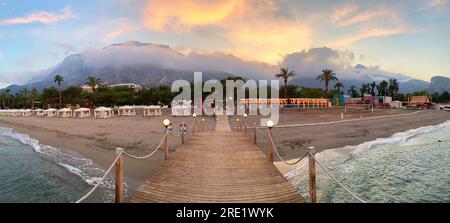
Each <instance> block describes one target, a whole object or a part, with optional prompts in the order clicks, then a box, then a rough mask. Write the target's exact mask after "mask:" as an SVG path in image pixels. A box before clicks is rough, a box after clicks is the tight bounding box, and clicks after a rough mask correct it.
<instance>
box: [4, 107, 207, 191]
mask: <svg viewBox="0 0 450 223" xmlns="http://www.w3.org/2000/svg"><path fill="white" fill-rule="evenodd" d="M165 113H166V114H167V113H168V111H166V112H165ZM166 118H168V119H170V120H171V122H172V123H174V130H175V132H178V129H177V128H176V126H177V125H178V124H179V123H181V122H185V123H187V124H191V122H192V118H191V117H171V116H168V115H162V116H159V117H151V118H148V117H141V116H136V117H115V118H112V119H104V120H99V119H93V118H87V119H71V118H69V119H60V118H47V117H45V118H42V117H26V118H17V117H0V126H2V127H5V128H10V129H12V130H13V131H14V132H17V133H21V134H26V135H28V136H29V137H30V138H33V139H36V140H38V141H39V144H43V145H49V146H51V147H53V148H56V149H58V150H61V151H62V152H65V153H68V154H75V155H79V156H81V157H82V158H85V159H89V160H92V161H93V162H94V163H95V164H96V165H98V166H100V167H101V168H102V169H103V170H105V169H106V168H108V167H109V166H110V165H111V162H112V161H113V159H114V158H115V156H116V154H115V148H117V147H122V148H124V149H125V150H126V151H127V152H128V153H130V154H133V155H137V156H142V155H146V154H148V153H150V152H152V151H153V150H154V149H155V148H156V146H158V144H159V143H160V142H161V140H162V137H163V131H164V127H163V126H162V120H164V119H166ZM197 121H198V120H197ZM206 126H207V128H208V129H214V126H215V123H214V119H212V118H207V122H206ZM189 134H190V133H188V136H187V138H186V140H188V139H189ZM180 144H181V142H180V139H179V138H174V137H172V136H169V151H170V152H171V153H172V152H174V151H175V150H176V149H177V148H178V147H179V146H180ZM163 161H164V155H163V151H162V150H159V151H157V152H156V154H155V155H154V156H152V157H150V158H148V159H145V160H136V159H132V158H128V157H124V177H125V179H128V180H129V182H127V183H131V185H128V186H129V187H128V189H129V190H130V189H131V190H133V189H135V188H136V187H137V186H139V185H140V184H141V183H142V182H143V181H144V180H145V179H147V178H148V177H149V176H150V175H152V174H153V173H154V172H155V171H157V170H158V169H159V166H160V165H161V164H162V162H163Z"/></svg>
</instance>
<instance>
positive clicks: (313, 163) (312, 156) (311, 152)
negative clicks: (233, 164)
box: [236, 117, 367, 203]
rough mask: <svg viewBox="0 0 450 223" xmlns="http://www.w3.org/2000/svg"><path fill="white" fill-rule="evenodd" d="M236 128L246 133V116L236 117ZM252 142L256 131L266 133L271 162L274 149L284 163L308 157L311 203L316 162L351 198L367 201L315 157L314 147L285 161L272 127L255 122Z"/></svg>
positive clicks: (314, 184) (314, 183) (294, 162)
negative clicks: (243, 117)
mask: <svg viewBox="0 0 450 223" xmlns="http://www.w3.org/2000/svg"><path fill="white" fill-rule="evenodd" d="M352 121H355V120H352ZM236 122H237V124H236V129H237V130H238V131H239V130H241V129H242V126H244V129H245V134H246V135H247V129H248V127H249V126H248V123H247V118H246V117H245V119H244V123H242V122H241V120H240V119H236ZM299 126H303V125H291V126H289V127H299ZM282 127H288V126H282ZM252 128H253V144H255V145H256V144H257V141H256V139H257V132H260V133H263V134H267V139H268V143H267V147H268V149H267V159H268V160H269V161H270V162H273V161H274V159H273V152H274V151H275V154H276V155H277V157H278V159H279V160H280V161H281V162H282V163H284V164H286V165H290V166H292V165H296V164H298V163H300V162H301V161H302V160H303V159H304V158H305V157H308V172H309V197H310V202H311V203H316V202H317V184H316V163H317V165H318V166H319V167H320V168H321V169H322V170H323V171H324V172H325V173H326V174H327V175H328V176H329V177H330V178H331V179H332V180H333V181H334V182H335V183H336V184H337V185H338V186H339V187H341V188H342V189H344V190H345V191H346V192H347V193H348V194H350V195H351V196H352V197H353V198H355V199H356V200H358V201H359V202H361V203H367V202H366V201H365V200H363V199H361V198H360V197H359V196H358V195H357V194H356V193H354V192H352V191H351V190H350V189H348V188H347V187H346V186H344V184H342V183H341V182H340V181H339V180H338V179H337V178H336V177H335V176H334V175H333V174H332V173H331V172H330V171H329V170H328V169H327V168H325V166H324V165H323V164H322V163H321V162H320V161H319V160H318V159H317V158H316V156H315V155H316V152H315V148H314V147H309V148H308V150H307V151H306V152H305V153H304V154H303V155H301V156H299V158H297V159H296V160H295V161H291V162H288V161H286V160H285V159H284V158H283V157H282V156H281V155H280V153H279V152H278V148H277V147H276V146H275V143H274V141H273V137H272V128H273V126H270V127H259V128H258V127H256V123H255V122H254V123H253V126H252Z"/></svg>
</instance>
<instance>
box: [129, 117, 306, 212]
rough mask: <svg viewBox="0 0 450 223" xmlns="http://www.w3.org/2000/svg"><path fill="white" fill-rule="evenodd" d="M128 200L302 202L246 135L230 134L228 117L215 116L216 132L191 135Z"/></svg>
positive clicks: (168, 201) (165, 201)
mask: <svg viewBox="0 0 450 223" xmlns="http://www.w3.org/2000/svg"><path fill="white" fill-rule="evenodd" d="M128 202H133V203H144V202H163V203H173V202H177V203H178V202H179V203H197V202H233V203H234V202H250V203H265V202H289V203H293V202H297V203H298V202H304V199H303V198H302V197H301V195H300V194H299V193H298V192H297V191H296V190H295V188H294V187H293V185H292V184H290V183H289V182H288V181H287V180H286V179H285V178H284V177H283V176H282V174H281V173H280V172H279V171H278V169H277V168H276V167H275V166H274V165H273V164H272V162H269V161H268V159H267V157H266V155H265V154H263V153H262V152H261V150H260V149H259V148H258V147H257V146H256V145H254V144H252V143H251V141H250V140H249V139H248V138H247V136H246V135H245V134H243V133H242V132H232V131H231V129H230V126H229V123H228V117H227V116H217V124H216V130H215V131H214V132H200V133H196V134H195V135H193V136H191V137H190V138H189V140H187V142H186V143H185V144H184V145H182V146H181V147H180V148H179V149H178V150H177V151H176V152H174V153H172V154H170V155H169V158H168V160H167V161H165V162H164V163H163V165H162V166H161V168H160V169H159V170H158V171H157V173H155V174H154V175H153V176H152V177H150V178H149V179H148V180H146V181H145V182H144V184H143V185H141V186H140V188H139V189H138V190H137V191H136V192H135V193H134V194H133V195H132V196H131V197H130V199H129V200H128Z"/></svg>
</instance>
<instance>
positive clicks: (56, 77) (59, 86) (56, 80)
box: [53, 74, 64, 108]
mask: <svg viewBox="0 0 450 223" xmlns="http://www.w3.org/2000/svg"><path fill="white" fill-rule="evenodd" d="M53 81H54V82H55V83H58V96H59V108H61V105H62V102H61V91H62V89H61V83H62V82H63V81H64V78H63V77H62V76H61V75H59V74H57V75H56V76H55V78H54V80H53Z"/></svg>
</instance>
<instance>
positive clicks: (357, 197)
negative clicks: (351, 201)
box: [307, 151, 367, 203]
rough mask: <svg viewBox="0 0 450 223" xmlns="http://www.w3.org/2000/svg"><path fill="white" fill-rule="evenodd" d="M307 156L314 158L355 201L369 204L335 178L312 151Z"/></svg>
mask: <svg viewBox="0 0 450 223" xmlns="http://www.w3.org/2000/svg"><path fill="white" fill-rule="evenodd" d="M307 154H309V155H310V157H312V158H313V159H314V160H315V161H316V163H317V164H318V165H319V167H320V168H322V170H323V171H324V172H325V173H326V174H328V176H330V178H331V179H333V180H334V182H336V183H337V184H338V185H339V186H340V187H341V188H342V189H344V190H345V191H346V192H347V193H349V194H350V195H352V196H353V197H354V198H355V199H357V200H358V201H359V202H361V203H367V202H366V201H365V200H363V199H361V198H360V197H359V196H358V195H356V194H355V193H353V192H351V191H350V190H349V189H348V188H347V187H346V186H344V185H343V184H342V183H341V182H339V181H338V180H337V179H336V177H334V176H333V174H331V173H330V171H328V170H327V169H326V168H325V167H324V166H323V165H322V163H321V162H320V161H319V160H318V159H316V157H315V156H314V154H312V153H311V152H310V151H308V152H307Z"/></svg>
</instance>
